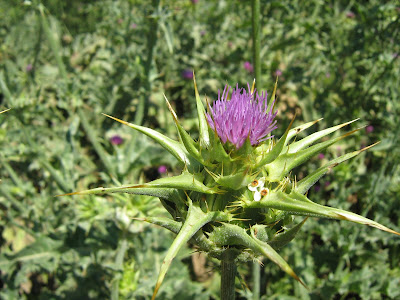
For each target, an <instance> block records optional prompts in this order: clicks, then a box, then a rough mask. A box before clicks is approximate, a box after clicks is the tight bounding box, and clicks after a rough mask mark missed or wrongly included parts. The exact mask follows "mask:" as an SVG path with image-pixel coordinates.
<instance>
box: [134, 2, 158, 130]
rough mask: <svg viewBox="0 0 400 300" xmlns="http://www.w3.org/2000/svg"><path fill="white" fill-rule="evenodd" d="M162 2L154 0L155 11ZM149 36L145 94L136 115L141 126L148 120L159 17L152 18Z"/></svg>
mask: <svg viewBox="0 0 400 300" xmlns="http://www.w3.org/2000/svg"><path fill="white" fill-rule="evenodd" d="M159 3H160V0H153V1H152V6H153V11H156V10H157V9H158V5H159ZM149 23H150V24H149V34H148V36H147V49H148V52H147V58H146V63H145V66H144V72H145V94H144V95H143V96H142V97H141V98H140V102H139V105H138V106H137V110H136V115H135V124H137V125H141V124H142V122H143V120H146V119H147V111H148V103H149V101H148V99H149V97H150V94H151V81H150V71H151V66H152V63H153V54H154V48H155V46H156V43H157V30H158V17H154V16H150V18H149Z"/></svg>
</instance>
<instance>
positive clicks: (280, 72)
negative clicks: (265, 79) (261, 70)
mask: <svg viewBox="0 0 400 300" xmlns="http://www.w3.org/2000/svg"><path fill="white" fill-rule="evenodd" d="M274 75H275V76H281V75H282V70H280V69H276V70H275V72H274Z"/></svg>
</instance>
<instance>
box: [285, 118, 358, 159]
mask: <svg viewBox="0 0 400 300" xmlns="http://www.w3.org/2000/svg"><path fill="white" fill-rule="evenodd" d="M357 120H359V119H354V120H352V121H349V122H346V123H343V124H340V125H337V126H333V127H330V128H327V129H324V130H321V131H318V132H316V133H313V134H311V135H309V136H307V137H305V138H303V139H301V140H300V141H297V142H295V143H292V144H290V145H288V146H287V147H285V150H284V151H283V152H288V153H295V152H298V151H299V150H301V149H304V148H306V147H308V146H309V145H311V144H312V143H314V142H315V141H317V140H319V139H321V138H322V137H324V136H326V135H328V134H330V133H332V132H335V131H337V130H339V129H340V128H342V127H344V126H346V125H348V124H351V123H353V122H355V121H357Z"/></svg>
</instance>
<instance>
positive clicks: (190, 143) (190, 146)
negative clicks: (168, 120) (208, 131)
mask: <svg viewBox="0 0 400 300" xmlns="http://www.w3.org/2000/svg"><path fill="white" fill-rule="evenodd" d="M164 98H165V101H166V102H167V105H168V109H169V111H170V112H171V115H172V118H173V119H174V122H175V126H176V128H177V130H178V133H179V137H180V138H181V141H182V144H183V145H184V146H185V148H186V150H187V152H189V153H190V155H192V156H193V157H194V158H195V159H196V160H197V161H198V162H200V163H201V164H202V165H206V166H209V167H210V166H212V165H211V164H210V163H208V162H206V161H205V160H204V159H203V157H202V156H201V154H200V152H199V150H198V149H197V144H196V142H195V141H194V140H193V139H192V138H191V136H190V135H189V133H187V132H186V130H185V129H183V127H182V125H181V124H179V121H178V118H177V116H176V113H175V111H174V110H173V108H172V106H171V104H170V103H169V101H168V99H167V97H166V96H165V95H164Z"/></svg>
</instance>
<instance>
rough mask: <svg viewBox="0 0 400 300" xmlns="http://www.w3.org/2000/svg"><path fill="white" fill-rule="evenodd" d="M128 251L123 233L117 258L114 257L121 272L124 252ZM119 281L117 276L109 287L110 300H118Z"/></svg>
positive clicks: (119, 277)
mask: <svg viewBox="0 0 400 300" xmlns="http://www.w3.org/2000/svg"><path fill="white" fill-rule="evenodd" d="M127 250H128V240H127V238H126V233H125V232H124V233H123V236H122V240H120V243H119V249H118V252H117V256H116V257H115V264H116V266H117V268H118V269H120V270H123V268H124V257H125V254H126V251H127ZM120 280H121V274H118V275H117V276H116V277H115V278H114V280H113V283H112V287H111V300H118V298H119V282H120Z"/></svg>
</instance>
